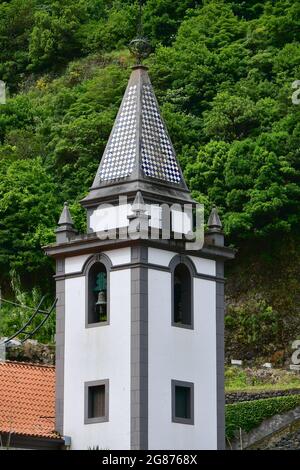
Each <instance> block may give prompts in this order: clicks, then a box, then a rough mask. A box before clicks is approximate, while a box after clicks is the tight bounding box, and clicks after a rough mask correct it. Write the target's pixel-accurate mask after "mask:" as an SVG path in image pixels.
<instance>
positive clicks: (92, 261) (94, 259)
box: [81, 253, 112, 328]
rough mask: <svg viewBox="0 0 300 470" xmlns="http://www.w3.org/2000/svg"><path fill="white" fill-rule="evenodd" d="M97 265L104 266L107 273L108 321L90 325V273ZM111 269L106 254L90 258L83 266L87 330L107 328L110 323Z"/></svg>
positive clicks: (110, 263)
mask: <svg viewBox="0 0 300 470" xmlns="http://www.w3.org/2000/svg"><path fill="white" fill-rule="evenodd" d="M95 263H101V264H103V265H104V266H105V268H106V272H107V321H105V322H104V321H102V322H97V323H90V322H89V271H90V269H91V267H92V266H93V265H94V264H95ZM111 268H112V262H111V260H110V258H109V257H108V256H107V255H106V254H104V253H100V254H97V255H94V256H90V257H89V258H88V259H87V260H86V262H85V263H84V265H83V268H82V271H81V275H84V276H85V327H86V328H95V327H99V326H107V325H109V323H110V271H111Z"/></svg>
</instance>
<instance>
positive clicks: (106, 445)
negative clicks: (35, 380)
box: [64, 270, 130, 450]
mask: <svg viewBox="0 0 300 470" xmlns="http://www.w3.org/2000/svg"><path fill="white" fill-rule="evenodd" d="M110 283H111V284H110V288H111V292H112V293H113V294H112V296H111V302H110V325H108V326H98V327H95V328H85V278H84V277H77V278H70V279H66V298H65V309H66V321H65V384H64V385H65V389H64V433H65V435H68V436H71V438H72V449H87V448H88V447H93V446H99V447H100V448H101V449H112V450H113V449H119V448H122V449H129V448H130V271H129V270H121V271H115V272H111V275H110ZM101 379H109V421H108V422H105V423H96V424H84V382H88V381H93V380H101Z"/></svg>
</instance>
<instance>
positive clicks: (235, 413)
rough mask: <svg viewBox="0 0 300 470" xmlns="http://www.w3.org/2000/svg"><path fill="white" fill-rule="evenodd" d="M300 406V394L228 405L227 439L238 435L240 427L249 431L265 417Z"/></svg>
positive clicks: (226, 413)
mask: <svg viewBox="0 0 300 470" xmlns="http://www.w3.org/2000/svg"><path fill="white" fill-rule="evenodd" d="M297 406H300V395H289V396H285V397H276V398H264V399H262V400H252V401H244V402H240V403H234V404H233V405H226V411H225V415H226V439H227V440H228V441H229V442H230V440H231V439H233V438H234V437H235V435H238V432H239V430H240V428H241V429H242V430H243V431H245V432H249V431H251V430H252V429H254V428H255V427H257V426H259V425H260V424H261V423H262V422H263V421H264V420H265V419H267V418H271V417H272V416H274V415H276V414H280V413H285V412H286V411H289V410H292V409H293V408H296V407H297Z"/></svg>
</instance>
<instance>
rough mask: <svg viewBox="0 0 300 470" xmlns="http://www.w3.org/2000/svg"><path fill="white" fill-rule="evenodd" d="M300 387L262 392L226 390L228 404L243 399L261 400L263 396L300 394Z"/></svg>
mask: <svg viewBox="0 0 300 470" xmlns="http://www.w3.org/2000/svg"><path fill="white" fill-rule="evenodd" d="M299 394H300V389H299V388H295V389H292V388H291V389H288V390H269V391H261V392H242V391H241V392H226V394H225V397H226V404H232V403H238V402H241V401H250V400H261V399H262V398H274V397H284V396H287V395H299Z"/></svg>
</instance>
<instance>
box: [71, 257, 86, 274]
mask: <svg viewBox="0 0 300 470" xmlns="http://www.w3.org/2000/svg"><path fill="white" fill-rule="evenodd" d="M89 257H90V255H81V256H72V257H70V258H66V260H65V273H66V274H70V273H78V272H80V271H81V270H82V268H83V265H84V263H85V262H86V260H87V259H88V258H89Z"/></svg>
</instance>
